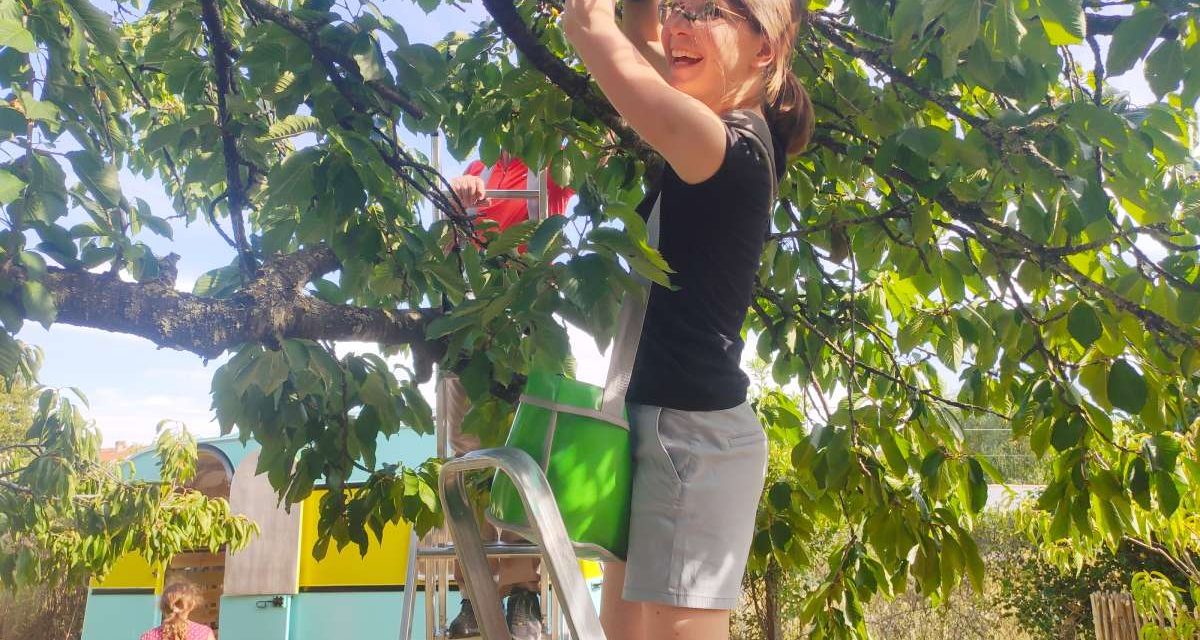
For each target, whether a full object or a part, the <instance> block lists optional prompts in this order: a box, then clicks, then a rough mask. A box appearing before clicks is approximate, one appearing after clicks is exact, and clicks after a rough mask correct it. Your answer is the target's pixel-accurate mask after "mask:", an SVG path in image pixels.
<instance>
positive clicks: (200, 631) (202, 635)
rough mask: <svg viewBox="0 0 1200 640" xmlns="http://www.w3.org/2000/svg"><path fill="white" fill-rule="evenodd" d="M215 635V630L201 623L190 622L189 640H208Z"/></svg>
mask: <svg viewBox="0 0 1200 640" xmlns="http://www.w3.org/2000/svg"><path fill="white" fill-rule="evenodd" d="M212 635H213V630H212V629H211V628H210V627H209V626H208V625H204V624H200V623H199V622H192V621H191V620H188V631H187V640H208V638H211V637H212Z"/></svg>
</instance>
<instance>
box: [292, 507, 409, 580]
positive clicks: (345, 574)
mask: <svg viewBox="0 0 1200 640" xmlns="http://www.w3.org/2000/svg"><path fill="white" fill-rule="evenodd" d="M323 495H325V491H322V490H316V491H313V493H312V495H311V496H309V497H308V498H307V499H306V500H305V501H304V503H303V509H302V513H303V514H304V518H303V522H302V523H301V529H300V588H301V589H303V588H305V587H350V586H381V585H401V584H404V578H405V573H406V572H407V571H408V541H409V537H410V535H411V533H412V527H411V526H409V524H408V523H406V522H403V521H402V522H401V523H400V524H396V525H392V524H389V525H388V526H387V527H385V528H384V533H383V544H382V545H380V544H379V542H378V541H377V540H375V535H374V534H372V533H369V532H368V534H367V535H368V537H369V538H370V540H371V547H370V549H369V550H368V551H367V555H366V556H360V555H359V553H358V545H356V544H353V543H352V544H349V545H347V546H346V548H345V549H342V550H341V551H338V550H337V545H336V544H332V543H331V544H330V545H329V552H328V553H326V554H325V558H324V559H323V560H321V561H320V562H318V561H317V560H316V559H315V558H313V555H312V549H313V544H314V543H316V541H317V519H318V517H319V514H318V505H319V503H320V500H321V496H323Z"/></svg>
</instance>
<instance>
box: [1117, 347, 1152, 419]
mask: <svg viewBox="0 0 1200 640" xmlns="http://www.w3.org/2000/svg"><path fill="white" fill-rule="evenodd" d="M1146 394H1147V389H1146V379H1145V378H1143V377H1142V374H1141V373H1138V371H1137V370H1136V369H1134V368H1133V367H1132V366H1130V364H1129V363H1128V362H1126V361H1125V360H1124V359H1119V360H1117V361H1116V362H1114V363H1113V364H1112V367H1110V368H1109V370H1108V400H1109V402H1111V403H1112V405H1113V406H1114V407H1116V408H1118V409H1124V410H1125V411H1127V412H1129V413H1132V414H1137V413H1141V411H1142V407H1144V406H1146Z"/></svg>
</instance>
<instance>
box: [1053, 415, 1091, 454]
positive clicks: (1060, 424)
mask: <svg viewBox="0 0 1200 640" xmlns="http://www.w3.org/2000/svg"><path fill="white" fill-rule="evenodd" d="M1086 428H1087V422H1085V421H1084V419H1083V418H1082V417H1080V416H1079V415H1078V414H1074V415H1072V416H1071V417H1070V418H1059V419H1058V420H1055V421H1054V429H1053V431H1051V433H1050V444H1052V445H1054V448H1055V449H1056V450H1058V451H1066V450H1067V449H1070V448H1071V447H1074V446H1076V445H1078V444H1079V443H1080V441H1081V440H1082V438H1083V432H1084V430H1085V429H1086Z"/></svg>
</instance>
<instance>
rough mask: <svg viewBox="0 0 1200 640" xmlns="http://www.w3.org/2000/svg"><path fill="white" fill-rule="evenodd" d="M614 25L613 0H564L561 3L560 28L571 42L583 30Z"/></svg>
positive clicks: (615, 17) (614, 10) (615, 20)
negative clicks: (564, 0)
mask: <svg viewBox="0 0 1200 640" xmlns="http://www.w3.org/2000/svg"><path fill="white" fill-rule="evenodd" d="M616 25H617V10H616V6H615V4H614V0H566V2H565V3H564V5H563V14H562V29H563V33H564V34H566V36H567V40H569V41H571V42H572V44H575V39H576V38H578V37H580V36H581V34H583V33H584V32H587V31H591V30H593V29H595V28H597V27H600V28H603V27H612V28H614V29H615V28H616Z"/></svg>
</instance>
